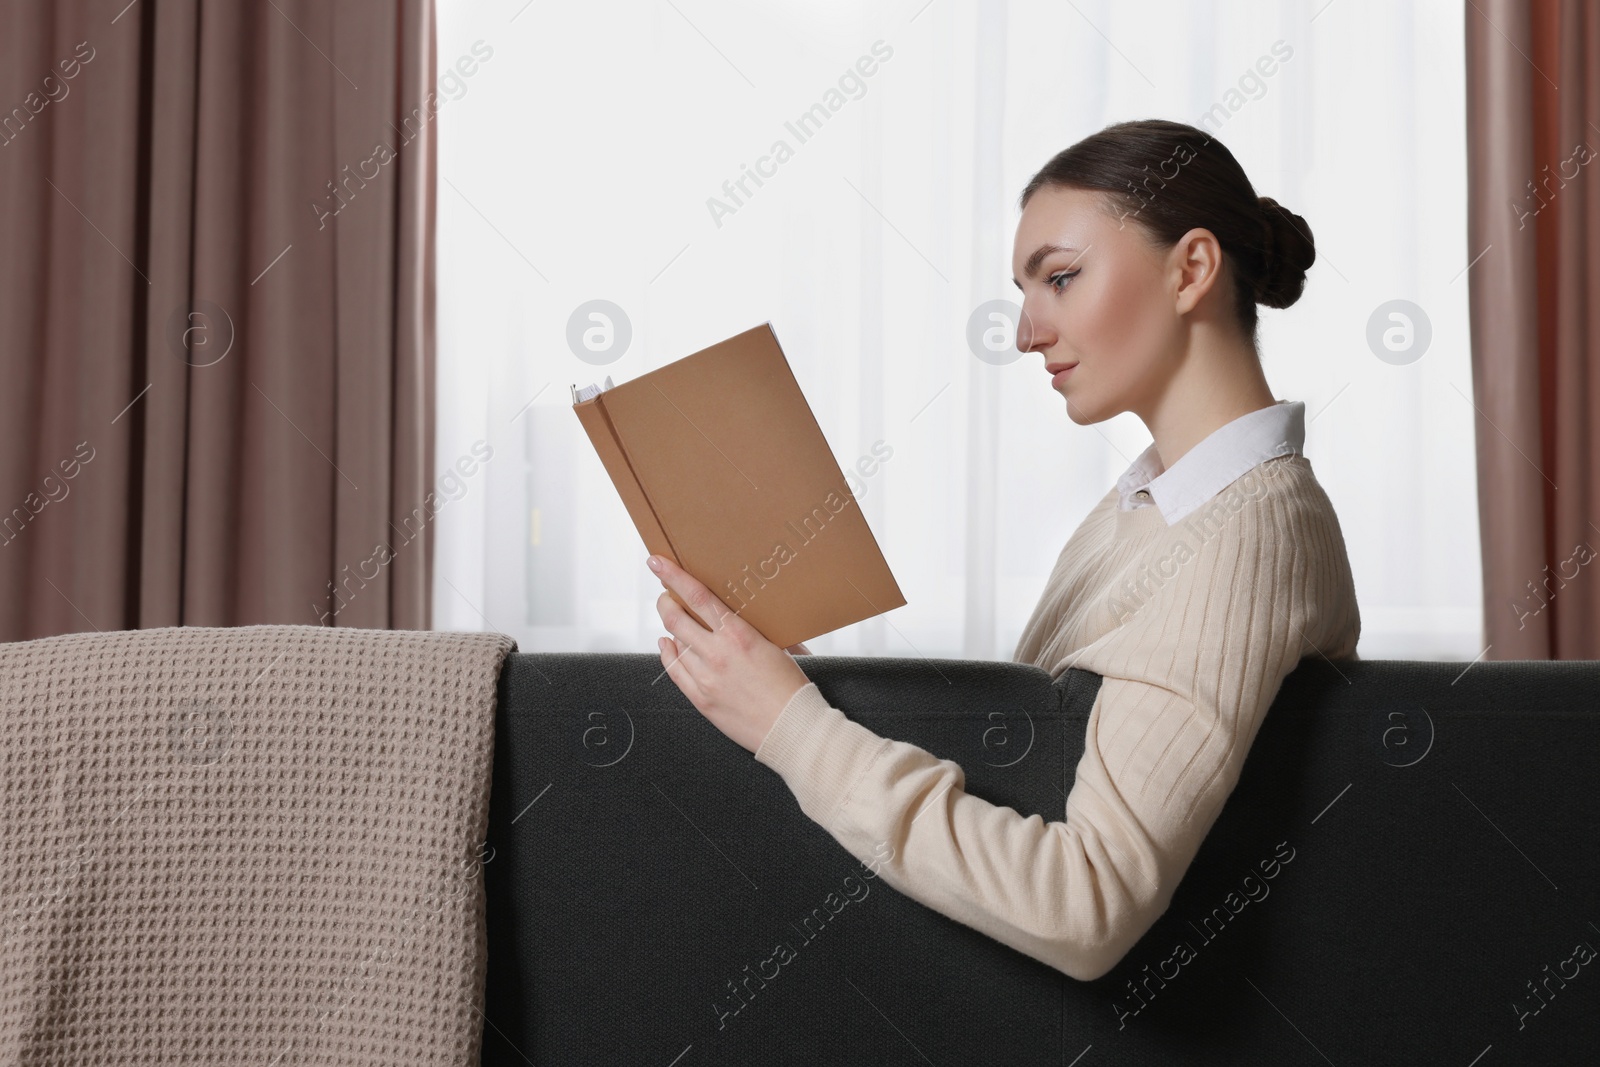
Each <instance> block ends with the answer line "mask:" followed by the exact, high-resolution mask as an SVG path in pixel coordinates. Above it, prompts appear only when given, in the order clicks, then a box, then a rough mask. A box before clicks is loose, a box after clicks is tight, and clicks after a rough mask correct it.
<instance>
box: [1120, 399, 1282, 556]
mask: <svg viewBox="0 0 1600 1067" xmlns="http://www.w3.org/2000/svg"><path fill="white" fill-rule="evenodd" d="M1305 440H1306V405H1305V401H1303V400H1279V401H1277V402H1275V403H1273V404H1272V405H1270V406H1268V407H1264V408H1259V409H1257V410H1256V411H1251V412H1248V413H1247V414H1244V415H1240V416H1239V417H1238V418H1237V419H1234V420H1233V421H1232V422H1230V423H1228V424H1227V425H1225V426H1220V427H1218V428H1217V429H1216V430H1213V431H1212V432H1211V433H1210V434H1209V435H1207V436H1206V438H1205V439H1204V440H1202V441H1201V442H1200V443H1199V444H1197V445H1195V446H1194V447H1193V448H1191V449H1189V451H1187V452H1185V453H1184V454H1183V456H1182V457H1181V458H1180V459H1179V460H1178V462H1176V463H1174V464H1173V465H1172V466H1171V467H1168V468H1165V469H1163V468H1162V464H1161V456H1160V454H1159V453H1157V452H1156V446H1155V443H1154V442H1151V444H1150V447H1148V448H1146V449H1145V450H1144V451H1143V452H1141V453H1140V454H1139V458H1138V459H1135V460H1134V461H1133V463H1132V464H1131V465H1130V466H1129V467H1128V469H1127V470H1126V471H1125V472H1123V474H1122V476H1121V477H1120V478H1118V479H1117V489H1118V490H1119V492H1120V495H1121V497H1122V502H1123V504H1124V506H1125V505H1126V503H1127V501H1128V500H1129V499H1130V498H1132V497H1133V495H1134V494H1135V493H1137V492H1139V491H1140V490H1145V491H1146V492H1148V493H1149V494H1150V498H1151V499H1152V500H1153V501H1154V502H1155V506H1156V507H1159V508H1160V509H1161V515H1162V517H1163V518H1165V519H1166V521H1167V524H1168V525H1174V524H1176V523H1177V522H1179V521H1181V520H1182V519H1183V518H1184V517H1185V516H1186V515H1188V514H1189V513H1190V512H1191V511H1193V510H1195V509H1196V508H1198V507H1200V506H1201V505H1202V504H1205V503H1206V502H1207V501H1209V500H1210V499H1211V498H1212V497H1214V496H1216V495H1217V494H1218V493H1220V492H1222V490H1224V489H1226V488H1227V487H1228V486H1229V485H1231V484H1232V483H1233V482H1234V481H1235V480H1237V479H1238V478H1239V476H1240V475H1242V474H1244V473H1245V472H1246V471H1248V470H1250V469H1251V468H1252V467H1254V466H1255V465H1256V464H1258V463H1261V462H1262V461H1264V460H1268V459H1272V458H1273V457H1275V456H1284V455H1290V454H1295V455H1298V454H1300V453H1301V450H1302V449H1304V448H1305Z"/></svg>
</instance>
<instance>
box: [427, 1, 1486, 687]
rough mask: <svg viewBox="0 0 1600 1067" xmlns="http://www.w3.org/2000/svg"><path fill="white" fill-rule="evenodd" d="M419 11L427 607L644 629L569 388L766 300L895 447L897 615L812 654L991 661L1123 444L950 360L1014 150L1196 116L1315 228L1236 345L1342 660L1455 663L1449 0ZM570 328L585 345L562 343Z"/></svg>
mask: <svg viewBox="0 0 1600 1067" xmlns="http://www.w3.org/2000/svg"><path fill="white" fill-rule="evenodd" d="M439 18H440V27H439V28H440V35H439V40H440V48H439V66H440V72H441V107H440V114H439V116H438V120H437V121H438V123H439V126H438V129H439V145H440V156H439V171H440V176H441V182H440V193H439V197H440V201H439V360H438V374H439V390H438V395H439V431H438V461H439V465H440V470H441V472H447V471H448V470H455V471H457V472H458V474H459V476H449V475H448V473H446V475H445V477H446V480H447V481H448V487H449V490H450V491H449V493H448V494H446V495H445V496H444V498H443V499H444V501H445V502H446V503H447V504H448V506H441V507H440V509H439V511H438V513H437V515H436V517H435V519H434V520H433V521H434V522H435V523H436V531H437V542H436V544H437V559H436V563H435V572H436V575H437V578H436V589H435V608H434V625H435V626H436V627H438V628H441V629H478V628H484V627H492V628H494V629H497V630H500V631H503V632H505V633H509V634H511V635H513V636H515V637H516V639H517V641H518V643H519V645H520V646H521V648H522V649H523V650H525V651H551V650H579V651H598V650H627V651H640V652H648V651H651V650H653V649H654V647H655V638H656V637H657V636H658V635H659V634H661V633H662V630H661V627H660V621H659V618H658V616H657V614H656V611H655V607H654V604H655V599H656V596H657V595H658V594H659V592H660V584H659V582H658V581H657V580H656V579H655V578H654V577H653V576H652V575H651V574H650V573H649V571H648V570H647V569H646V568H645V566H644V557H645V555H646V552H645V549H644V545H643V543H642V542H641V540H640V538H639V536H638V534H637V532H636V531H635V530H634V527H633V524H632V523H631V522H630V521H629V518H628V515H627V513H626V511H625V510H624V508H623V506H622V503H621V501H620V500H619V499H618V497H617V494H616V491H615V490H614V489H613V487H612V485H611V483H610V481H609V479H608V478H607V477H606V474H605V472H604V470H603V468H602V467H601V465H600V463H599V461H598V459H597V458H596V456H595V454H594V451H593V449H592V448H591V446H590V444H589V442H588V439H587V438H586V437H585V435H584V433H583V431H582V429H581V427H580V426H579V423H578V420H577V418H576V416H574V415H573V413H572V411H571V410H570V407H571V397H570V393H569V386H570V385H572V384H578V385H584V384H587V383H589V382H591V381H600V380H603V379H604V378H605V376H606V375H608V374H609V375H611V376H612V378H613V379H614V380H615V381H617V382H619V383H620V382H623V381H627V380H629V379H631V378H634V377H636V376H638V375H639V374H642V373H644V372H645V371H648V370H651V369H653V368H655V367H658V366H661V365H662V364H664V363H668V362H671V361H672V360H674V359H678V358H680V357H682V356H684V355H687V354H689V353H690V352H693V351H696V350H698V349H700V348H703V347H705V346H706V345H708V344H711V343H714V342H716V341H719V340H722V339H723V338H725V337H728V336H730V335H732V334H734V333H737V332H739V331H741V330H745V329H748V328H749V327H751V326H754V325H758V324H760V323H762V322H764V321H769V320H770V321H771V322H772V323H773V326H774V328H775V330H776V331H777V334H778V337H779V338H780V339H781V341H782V342H783V345H784V350H785V352H786V354H787V356H788V358H789V361H790V363H791V365H792V366H793V368H794V371H795V375H796V377H797V378H798V379H799V382H800V385H801V387H802V389H803V390H804V391H805V394H806V396H807V398H808V399H809V400H810V402H811V405H812V407H813V409H814V410H815V412H816V416H817V419H818V422H819V423H820V424H821V427H822V430H823V433H824V434H825V435H826V437H827V439H828V442H829V444H830V445H831V446H832V448H833V451H834V454H835V455H836V456H837V457H838V459H839V461H840V464H841V466H843V467H846V468H848V467H850V466H851V465H853V464H854V462H855V460H856V459H857V458H858V457H859V456H862V455H866V454H870V453H871V451H872V449H873V446H874V444H875V443H878V442H882V445H881V446H880V447H887V448H892V450H893V454H892V457H891V458H889V459H888V460H887V461H886V462H884V463H883V464H882V465H881V467H880V468H879V470H878V472H877V473H876V474H874V475H873V476H872V477H871V478H869V479H867V481H866V483H865V488H864V489H863V490H862V492H861V496H860V506H861V508H862V510H863V512H864V513H865V515H866V517H867V520H868V522H869V524H870V525H871V527H872V530H873V532H874V534H875V535H876V537H877V540H878V542H879V544H880V545H881V546H882V548H883V550H884V553H885V555H886V557H887V559H888V561H889V564H890V567H891V568H892V569H893V571H894V573H895V576H896V578H897V579H898V581H899V583H900V586H901V589H902V590H903V591H904V593H905V596H906V599H907V601H908V603H907V604H906V606H904V607H902V608H898V609H896V610H894V611H892V612H889V613H887V614H886V615H883V616H880V617H878V618H875V619H871V620H868V621H866V622H863V623H860V624H858V625H855V626H851V627H848V628H846V629H844V630H841V631H839V632H837V633H833V634H829V635H827V636H824V637H821V638H818V639H816V640H815V641H813V642H811V647H812V649H813V650H814V651H817V652H828V653H844V654H860V655H893V656H916V655H922V656H959V657H966V658H980V659H981V658H1007V657H1009V656H1010V654H1011V651H1012V649H1013V648H1014V647H1015V645H1016V642H1017V639H1018V636H1019V635H1020V633H1021V629H1022V626H1023V624H1024V622H1025V621H1026V620H1027V617H1028V615H1029V613H1030V611H1031V610H1032V608H1033V606H1034V603H1035V602H1036V600H1037V598H1038V596H1039V594H1040V591H1041V590H1042V588H1043V586H1044V581H1045V577H1046V575H1047V574H1048V572H1049V570H1050V567H1051V565H1052V564H1053V562H1054V560H1055V558H1056V556H1057V554H1058V553H1059V551H1060V549H1061V546H1062V544H1063V543H1064V542H1065V540H1066V538H1067V537H1068V535H1069V534H1070V533H1071V532H1072V530H1073V529H1074V528H1075V527H1076V525H1077V524H1078V522H1079V521H1080V520H1081V519H1082V518H1083V516H1084V515H1085V513H1086V512H1087V511H1088V510H1089V508H1090V507H1091V506H1092V505H1093V504H1094V503H1095V502H1096V501H1097V500H1099V498H1100V497H1101V496H1102V495H1104V493H1105V492H1106V490H1107V489H1109V488H1110V486H1111V484H1112V482H1113V481H1114V479H1115V478H1116V476H1117V475H1118V474H1119V473H1121V471H1122V470H1123V469H1124V468H1125V467H1126V466H1127V464H1128V463H1129V462H1130V461H1131V460H1132V458H1133V457H1134V456H1136V455H1137V454H1138V453H1139V451H1140V450H1141V449H1143V448H1144V447H1145V445H1147V444H1148V443H1149V440H1150V438H1149V435H1148V434H1147V433H1146V431H1145V429H1144V426H1143V424H1142V423H1140V422H1139V421H1138V419H1137V418H1136V417H1135V416H1133V415H1128V414H1125V415H1122V416H1119V417H1118V418H1117V419H1114V420H1112V421H1110V422H1107V423H1102V424H1100V425H1097V426H1093V427H1078V426H1076V425H1074V424H1073V423H1072V422H1071V421H1070V420H1069V419H1068V418H1067V415H1066V410H1065V405H1064V402H1063V401H1062V399H1061V396H1060V395H1059V394H1058V393H1056V392H1054V391H1052V390H1051V389H1050V387H1049V381H1048V378H1047V377H1046V375H1045V374H1044V372H1043V370H1042V367H1041V364H1042V360H1041V358H1040V357H1039V356H1038V355H1027V356H1020V357H1016V358H1015V359H1014V361H1012V362H1010V363H1003V362H998V361H996V360H995V359H994V358H993V357H991V358H989V359H980V358H978V357H977V356H976V355H975V354H974V351H973V349H972V348H971V347H970V346H969V343H968V339H967V338H968V333H969V321H970V319H971V317H972V315H973V313H974V311H975V310H976V309H978V308H979V307H980V306H981V305H983V304H984V303H985V302H987V301H991V300H1010V299H1011V298H1013V297H1015V296H1016V295H1017V294H1016V290H1015V288H1014V287H1013V286H1012V284H1011V280H1010V279H1011V273H1012V271H1011V246H1012V239H1013V237H1014V235H1015V229H1016V222H1017V217H1018V212H1017V209H1016V206H1015V204H1016V199H1017V194H1018V193H1019V192H1020V190H1021V188H1022V186H1023V185H1024V183H1025V182H1026V181H1027V179H1028V178H1029V177H1030V176H1031V175H1032V173H1033V172H1034V171H1035V170H1036V169H1037V168H1038V167H1039V166H1040V165H1042V164H1043V163H1044V162H1045V161H1046V160H1047V159H1048V158H1049V157H1050V156H1051V155H1053V154H1054V153H1055V152H1057V151H1059V150H1060V149H1062V148H1064V147H1066V146H1067V145H1069V144H1071V143H1072V142H1074V141H1076V140H1078V139H1079V138H1081V137H1083V136H1085V135H1087V134H1089V133H1091V132H1093V131H1095V130H1097V129H1100V128H1101V127H1103V126H1105V125H1106V124H1108V123H1110V122H1115V121H1119V120H1122V119H1128V118H1143V117H1160V118H1171V119H1177V120H1180V121H1184V122H1189V123H1192V124H1195V125H1206V126H1208V127H1209V128H1210V129H1211V130H1212V131H1213V132H1214V133H1215V134H1216V135H1217V136H1218V137H1219V138H1220V139H1221V140H1222V141H1223V143H1225V144H1226V145H1227V146H1228V147H1229V148H1230V149H1231V150H1232V152H1233V153H1234V154H1235V155H1236V156H1237V157H1238V158H1239V160H1240V162H1241V164H1242V165H1243V166H1244V168H1245V171H1246V173H1248V174H1249V175H1250V177H1251V179H1252V181H1253V182H1254V183H1255V185H1256V188H1257V191H1258V193H1260V194H1263V195H1269V196H1272V197H1274V198H1275V199H1277V200H1279V201H1280V202H1282V203H1283V204H1285V205H1286V206H1288V207H1290V208H1292V209H1293V210H1295V211H1297V212H1299V213H1300V214H1301V215H1303V216H1305V218H1306V219H1307V220H1308V222H1309V223H1310V225H1311V226H1312V228H1313V231H1314V234H1315V238H1316V243H1317V256H1318V258H1317V263H1316V265H1315V266H1314V267H1313V268H1312V270H1311V272H1310V279H1309V282H1308V286H1307V290H1306V293H1305V296H1304V297H1303V298H1302V299H1301V301H1300V303H1299V304H1297V305H1296V306H1294V307H1293V308H1290V309H1288V310H1285V311H1274V310H1271V309H1262V318H1263V325H1262V330H1261V338H1262V351H1263V357H1264V360H1265V364H1266V369H1267V377H1268V380H1269V381H1270V383H1271V384H1272V386H1273V390H1274V392H1275V394H1276V395H1277V396H1279V397H1282V398H1287V399H1300V400H1304V401H1305V402H1306V416H1307V422H1308V425H1307V440H1306V453H1307V455H1308V456H1309V457H1310V458H1311V461H1312V464H1313V466H1314V468H1315V470H1316V472H1317V475H1318V477H1319V479H1320V480H1321V482H1322V484H1323V486H1324V487H1325V488H1326V489H1327V491H1328V494H1329V495H1330V497H1331V498H1332V499H1333V502H1334V505H1335V507H1336V508H1337V509H1338V512H1339V516H1340V521H1341V523H1342V525H1343V529H1344V534H1345V539H1346V542H1347V544H1348V547H1349V552H1350V559H1351V564H1352V566H1353V568H1354V571H1355V578H1356V586H1357V592H1358V595H1359V598H1360V604H1361V613H1362V620H1363V635H1362V641H1361V645H1360V654H1361V655H1362V656H1363V657H1364V658H1368V659H1376V658H1391V657H1393V658H1425V659H1452V658H1463V659H1470V658H1472V657H1474V656H1476V655H1478V653H1479V651H1480V649H1481V647H1482V646H1481V632H1482V608H1481V605H1480V589H1481V583H1480V570H1479V555H1478V552H1479V548H1478V535H1477V518H1476V491H1475V487H1474V471H1473V454H1474V450H1473V447H1472V433H1473V424H1474V419H1475V411H1474V407H1473V403H1472V399H1471V395H1472V394H1471V375H1470V374H1469V364H1468V345H1467V316H1466V298H1467V286H1466V281H1465V271H1466V269H1467V266H1468V253H1467V248H1466V241H1465V200H1466V184H1465V183H1466V179H1465V173H1464V156H1465V143H1464V130H1463V99H1464V83H1463V79H1464V71H1463V61H1462V32H1463V31H1462V12H1461V5H1460V4H1459V3H1455V2H1446V0H1440V2H1437V3H1421V4H1416V5H1412V4H1394V3H1392V2H1383V0H1331V2H1329V0H1308V2H1304V3H1300V2H1281V3H1280V2H1271V3H1243V2H1227V3H1221V2H1218V3H1204V2H1194V0H1139V2H1130V0H1116V2H1114V3H1113V2H1110V0H1074V2H1072V3H1067V4H1062V3H1058V2H1055V0H1032V2H1013V3H1009V4H1008V3H973V2H970V0H968V2H958V0H929V2H924V0H905V2H903V3H896V4H893V5H874V6H871V7H868V6H866V5H860V4H855V3H846V2H843V0H832V2H828V3H811V4H806V5H795V4H787V3H781V2H761V3H752V2H750V0H738V2H734V0H639V2H626V3H616V2H613V3H606V4H597V5H582V4H573V5H558V4H547V3H542V2H540V3H527V2H526V0H499V2H496V3H488V4H481V3H470V4H469V3H467V2H466V0H441V2H440V6H439ZM486 53H487V56H486V55H485V54H486ZM462 57H469V59H468V61H466V62H463V61H462ZM469 70H470V73H467V72H468V71H469ZM450 72H454V73H453V75H452V74H451V73H450ZM445 105H447V106H445ZM817 105H821V110H819V111H814V110H812V109H813V108H814V107H816V106H817ZM808 111H810V112H811V114H813V115H820V114H826V115H827V117H826V120H825V121H818V120H815V119H814V120H813V122H812V123H811V124H810V125H809V126H807V125H803V124H802V123H801V121H800V119H801V116H803V115H806V114H807V113H808ZM1203 116H1204V117H1205V119H1204V122H1203V121H1202V118H1203ZM779 142H782V143H783V144H784V145H785V146H786V150H785V149H780V148H779V147H778V143H779ZM752 175H753V177H752ZM757 179H759V180H757ZM741 184H742V188H741ZM719 204H720V206H718V205H719ZM1396 300H1403V301H1408V302H1409V305H1407V307H1406V308H1405V309H1404V314H1405V317H1404V318H1391V317H1390V314H1389V312H1390V308H1389V305H1390V302H1391V301H1396ZM594 301H607V302H609V304H610V305H614V308H611V309H607V310H606V311H605V313H604V315H603V317H601V318H594V317H591V316H590V315H589V311H590V310H591V308H592V307H593V306H594V305H592V303H591V302H594ZM575 316H576V318H575ZM1422 316H1426V322H1427V331H1426V332H1428V333H1429V334H1430V335H1431V340H1430V341H1429V342H1428V347H1427V349H1426V351H1423V352H1422V353H1421V355H1420V357H1419V356H1417V351H1418V349H1417V348H1416V347H1413V348H1412V349H1411V350H1410V352H1409V353H1402V354H1400V355H1398V356H1396V355H1394V354H1392V353H1389V352H1387V351H1386V350H1384V349H1383V348H1382V346H1381V345H1376V344H1375V343H1374V342H1371V341H1369V337H1371V336H1374V335H1381V334H1383V333H1384V331H1388V332H1389V333H1390V335H1391V336H1402V335H1409V336H1412V337H1415V338H1420V337H1421V336H1422V334H1423V332H1424V330H1423V328H1422V326H1421V322H1422ZM584 329H590V330H592V331H595V332H593V333H591V334H590V337H589V340H590V341H591V342H593V343H594V344H595V345H596V346H598V347H599V348H601V349H604V348H605V346H606V345H607V344H609V345H610V348H609V354H606V355H600V354H597V353H596V352H595V351H591V349H590V348H589V347H585V345H584V344H581V343H580V344H577V345H574V344H572V343H571V342H570V341H569V337H571V336H573V335H575V334H577V335H581V334H582V331H583V330H584ZM624 332H626V333H627V334H628V335H629V336H628V340H627V344H626V348H625V349H623V348H622V345H621V340H622V336H623V333H624ZM1380 352H1382V353H1383V357H1384V358H1380V354H1379V353H1380ZM577 353H582V355H583V356H584V358H580V357H579V355H578V354H577ZM1013 354H1014V353H1013ZM475 447H476V448H477V450H478V451H477V452H476V453H475V452H474V451H473V450H474V448H475ZM483 453H492V455H491V458H489V459H487V460H484V461H482V462H478V460H479V459H480V458H481V455H482V454H483ZM463 457H468V458H467V459H466V461H465V462H463ZM469 470H470V472H471V473H470V474H468V473H462V472H466V471H469Z"/></svg>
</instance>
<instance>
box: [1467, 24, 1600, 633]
mask: <svg viewBox="0 0 1600 1067" xmlns="http://www.w3.org/2000/svg"><path fill="white" fill-rule="evenodd" d="M1463 10H1464V12H1465V18H1466V43H1467V57H1466V58H1467V151H1468V160H1467V163H1468V178H1467V190H1468V211H1469V216H1468V220H1467V233H1468V246H1469V247H1468V253H1469V255H1470V256H1472V257H1474V262H1473V264H1472V266H1471V269H1470V270H1469V271H1468V273H1467V277H1468V284H1469V286H1470V293H1471V296H1470V301H1469V304H1470V308H1471V329H1472V355H1473V390H1474V394H1475V397H1476V403H1477V406H1478V411H1479V419H1478V428H1477V455H1478V504H1479V512H1480V522H1481V528H1482V540H1483V591H1484V601H1485V613H1486V614H1485V620H1486V628H1485V638H1484V639H1485V641H1486V642H1488V654H1487V657H1486V658H1489V659H1596V658H1600V559H1597V558H1595V557H1596V556H1597V555H1600V464H1597V463H1596V451H1597V450H1596V436H1595V435H1596V427H1595V425H1594V413H1595V412H1597V411H1600V9H1597V7H1596V5H1595V4H1593V3H1589V2H1580V0H1559V2H1539V3H1535V4H1532V5H1529V4H1528V3H1526V2H1525V0H1468V2H1467V4H1466V5H1465V7H1464V9H1463Z"/></svg>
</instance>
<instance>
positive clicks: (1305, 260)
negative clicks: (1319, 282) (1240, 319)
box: [1255, 196, 1317, 308]
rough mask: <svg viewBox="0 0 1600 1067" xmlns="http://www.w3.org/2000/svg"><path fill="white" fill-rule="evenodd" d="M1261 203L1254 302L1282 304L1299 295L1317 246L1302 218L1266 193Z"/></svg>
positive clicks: (1286, 304) (1286, 305) (1275, 306)
mask: <svg viewBox="0 0 1600 1067" xmlns="http://www.w3.org/2000/svg"><path fill="white" fill-rule="evenodd" d="M1257 202H1258V203H1259V204H1260V205H1261V229H1262V236H1261V260H1262V270H1261V276H1260V278H1259V279H1258V281H1257V282H1256V288H1255V298H1256V303H1258V304H1265V305H1266V306H1267V307H1273V308H1286V307H1288V306H1289V305H1290V304H1293V303H1294V302H1295V301H1296V300H1299V299H1300V294H1301V292H1303V291H1304V290H1305V287H1306V271H1307V270H1309V269H1310V268H1311V264H1313V263H1315V262H1316V261H1317V246H1316V243H1315V242H1314V241H1313V240H1312V238H1311V227H1310V226H1308V225H1307V224H1306V220H1305V219H1303V218H1301V217H1300V216H1299V215H1296V214H1295V213H1294V212H1292V211H1290V210H1289V209H1288V208H1286V207H1284V206H1283V205H1282V204H1279V203H1278V202H1277V201H1276V200H1274V199H1272V197H1270V196H1263V197H1259V198H1258V200H1257Z"/></svg>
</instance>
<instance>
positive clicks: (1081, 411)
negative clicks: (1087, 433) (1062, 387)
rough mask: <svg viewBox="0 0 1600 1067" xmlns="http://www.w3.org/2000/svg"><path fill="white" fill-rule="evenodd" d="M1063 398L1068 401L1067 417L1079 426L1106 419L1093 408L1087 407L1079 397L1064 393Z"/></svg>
mask: <svg viewBox="0 0 1600 1067" xmlns="http://www.w3.org/2000/svg"><path fill="white" fill-rule="evenodd" d="M1062 399H1064V400H1066V401H1067V418H1069V419H1071V420H1072V421H1073V422H1075V423H1077V424H1078V425H1079V426H1090V425H1093V424H1094V423H1097V422H1102V421H1104V420H1103V419H1102V418H1099V417H1096V414H1095V412H1094V411H1093V409H1091V408H1088V407H1085V406H1084V403H1083V401H1082V400H1080V399H1078V398H1077V397H1069V396H1067V395H1066V394H1065V393H1063V394H1062Z"/></svg>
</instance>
